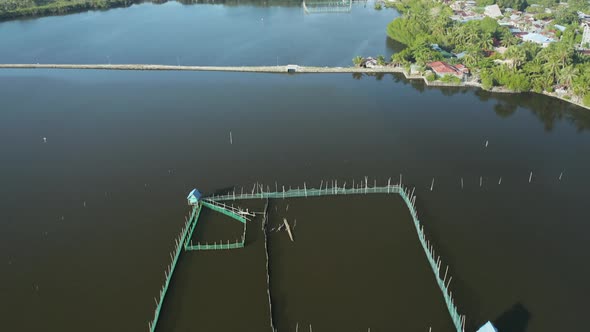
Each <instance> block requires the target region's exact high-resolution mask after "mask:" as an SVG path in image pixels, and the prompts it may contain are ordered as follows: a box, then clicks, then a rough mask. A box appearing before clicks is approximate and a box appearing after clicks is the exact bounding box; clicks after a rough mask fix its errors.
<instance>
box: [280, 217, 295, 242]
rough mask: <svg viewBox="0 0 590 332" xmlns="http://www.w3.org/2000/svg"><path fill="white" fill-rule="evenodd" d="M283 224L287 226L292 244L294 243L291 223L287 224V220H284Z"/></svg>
mask: <svg viewBox="0 0 590 332" xmlns="http://www.w3.org/2000/svg"><path fill="white" fill-rule="evenodd" d="M283 223H284V224H285V228H286V229H287V233H289V237H290V238H291V242H294V241H295V240H293V234H292V233H291V227H289V223H288V222H287V219H286V218H283Z"/></svg>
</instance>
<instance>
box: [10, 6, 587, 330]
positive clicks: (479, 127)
mask: <svg viewBox="0 0 590 332" xmlns="http://www.w3.org/2000/svg"><path fill="white" fill-rule="evenodd" d="M395 15H396V13H395V12H394V11H388V10H383V11H375V10H373V9H372V8H371V6H370V5H369V6H368V8H364V7H363V6H362V5H357V6H355V7H354V8H353V12H352V13H351V14H335V15H304V14H303V12H302V9H301V8H300V7H295V6H284V7H280V6H276V7H264V6H250V5H248V6H236V7H231V6H222V5H195V6H183V5H181V4H178V3H167V4H165V5H159V6H158V5H151V4H145V5H139V6H133V7H131V8H128V9H115V10H111V11H107V12H88V13H82V14H76V15H70V16H63V17H48V18H42V19H37V20H24V21H14V22H5V23H1V24H0V62H3V63H10V62H14V63H27V62H35V63H36V62H40V63H51V62H54V63H105V62H109V61H110V62H112V63H162V64H177V63H180V64H195V65H206V64H209V65H272V64H276V63H277V57H278V62H279V63H280V64H285V63H298V64H305V65H349V64H350V60H351V58H352V57H354V56H356V55H376V54H384V55H386V56H388V55H390V54H391V53H393V52H394V51H395V50H396V49H397V47H398V45H395V44H394V43H391V42H389V41H387V39H386V37H385V34H384V30H385V26H386V24H387V23H388V22H389V21H390V20H391V19H392V18H393V17H394V16H395ZM589 129H590V112H588V111H587V110H584V109H580V108H577V107H574V106H572V105H569V104H567V103H564V102H561V101H557V100H554V99H550V98H547V97H544V96H538V95H533V94H522V95H518V96H516V95H498V94H496V95H493V94H490V93H487V92H482V91H479V90H472V89H458V88H447V89H444V88H443V89H439V88H427V87H424V86H423V84H421V83H408V82H407V81H405V80H402V79H400V78H399V76H392V75H378V76H372V77H368V76H362V75H295V76H288V75H268V74H266V75H265V74H240V73H236V74H234V73H194V72H193V73H188V72H187V73H185V72H159V73H155V72H109V71H43V70H36V71H17V70H3V71H0V253H1V254H0V255H1V256H0V296H1V298H2V301H1V303H0V313H1V314H0V317H1V318H2V319H1V324H2V330H3V331H4V330H6V331H145V330H146V329H147V322H148V320H150V319H151V318H152V313H153V308H154V306H155V304H154V300H153V298H154V297H155V296H156V295H157V293H158V291H159V289H160V286H161V284H162V281H163V278H164V270H165V267H166V266H167V264H168V263H169V252H170V251H171V250H172V248H173V246H174V238H175V237H176V235H177V234H178V231H179V230H180V227H181V225H182V224H183V222H184V216H185V215H187V214H188V208H187V207H186V205H185V204H186V203H185V197H186V193H187V192H188V191H189V190H190V189H192V188H193V187H198V188H199V189H200V190H201V191H204V192H212V191H215V190H220V189H223V188H229V187H231V186H234V185H237V186H241V185H245V186H247V187H248V188H251V187H252V184H253V183H254V182H257V181H258V182H262V183H264V184H266V185H269V186H270V187H273V186H274V185H275V181H276V182H277V183H278V186H281V185H286V186H289V185H292V186H298V185H302V183H303V182H304V181H305V182H306V184H307V186H308V187H311V186H315V187H318V186H319V184H320V181H322V180H324V181H326V180H328V179H338V181H339V183H343V182H344V181H347V182H348V183H349V184H350V183H351V182H352V180H353V179H354V180H355V181H357V182H358V181H360V180H362V179H364V177H365V176H368V177H369V178H371V179H372V180H376V181H377V182H378V184H381V185H384V184H386V183H387V179H388V178H389V177H393V178H394V179H398V178H399V174H400V173H403V179H404V183H406V184H408V185H410V186H416V192H417V194H418V200H417V208H418V211H419V214H420V218H421V220H422V222H423V223H424V224H425V229H426V232H427V234H428V237H429V238H431V239H432V240H433V242H434V244H435V247H436V248H437V251H438V252H440V253H441V254H442V256H443V261H444V262H445V263H447V264H449V265H450V269H449V271H450V273H451V274H452V275H453V281H452V285H451V289H452V291H453V294H454V296H455V297H456V299H457V303H458V306H459V311H460V312H461V313H465V314H466V315H467V323H468V328H469V329H468V330H470V331H473V330H475V329H476V328H477V327H479V326H480V325H481V324H483V323H484V322H485V321H487V320H493V321H495V322H496V324H497V326H499V327H500V330H501V331H506V330H509V331H580V330H584V329H585V327H586V325H585V324H586V319H585V317H586V315H587V314H586V312H587V308H588V304H587V298H588V296H589V295H590V285H589V284H588V280H589V278H590V267H589V266H588V265H587V264H586V262H587V261H588V260H589V259H590V254H589V251H588V249H587V246H586V245H585V244H586V243H588V240H589V237H590V236H589V235H588V231H589V230H590V226H589V223H588V220H589V218H588V208H587V203H586V200H587V198H586V197H587V188H588V187H589V186H590V174H589V172H588V170H589V169H590V135H589V131H588V130H589ZM230 131H231V133H232V137H233V144H229V133H230ZM44 137H45V138H47V142H46V143H44V141H43V138H44ZM486 141H487V142H488V145H487V147H486ZM531 172H533V176H532V180H531V182H530V183H529V176H530V174H531ZM560 174H562V176H561V180H559V177H560ZM433 178H435V182H434V186H433V191H430V187H431V184H432V180H433ZM462 178H463V183H464V187H463V188H461V179H462ZM500 178H501V179H502V180H501V184H499V181H500ZM480 179H481V180H480ZM480 181H481V185H480ZM371 204H372V203H371ZM361 205H364V203H363V204H361ZM369 205H370V203H367V206H369ZM388 208H389V209H391V208H393V207H385V208H384V210H377V215H378V216H377V217H376V219H377V220H373V219H372V220H371V223H372V225H373V224H374V226H373V227H375V228H376V229H375V238H377V239H382V238H384V237H385V235H386V234H379V232H380V231H382V230H381V228H380V227H379V226H378V222H379V220H381V217H383V218H384V221H383V223H384V226H383V227H384V229H385V227H386V226H385V223H386V222H388V221H386V219H387V218H386V217H387V215H388V213H390V211H389V210H387V209H388ZM358 213H360V212H358V211H355V214H358ZM320 216H321V214H320ZM300 222H301V221H300ZM224 223H231V221H226V220H221V221H220V225H225V224H224ZM329 224H330V223H328V224H326V225H329ZM227 225H228V227H225V226H223V227H221V229H215V228H207V227H205V228H204V229H200V230H199V231H198V232H197V234H196V235H195V236H196V237H197V238H200V236H202V237H203V238H208V237H211V238H213V240H214V241H215V240H217V238H218V237H220V236H225V234H226V233H225V232H226V231H227V230H229V235H227V236H228V237H230V238H229V239H230V240H231V239H232V238H234V237H235V236H236V235H237V236H239V234H241V233H240V232H241V228H240V226H241V225H233V224H232V225H230V224H227ZM304 225H305V224H301V223H300V224H299V225H298V227H301V230H302V232H303V230H304V229H305V228H306V226H304ZM307 227H309V226H307ZM256 229H257V228H253V230H256ZM201 231H204V232H205V233H199V232H201ZM325 231H326V230H325V229H323V228H318V232H317V234H320V235H321V234H324V233H322V232H325ZM353 231H354V230H353ZM358 231H359V236H358V238H357V237H353V240H355V241H356V242H358V243H356V245H359V246H363V247H364V248H371V246H372V245H374V244H375V243H374V242H373V239H369V238H368V236H369V234H370V233H366V232H367V229H362V228H360V226H359V229H358ZM308 232H309V233H306V234H316V233H314V231H313V229H309V230H308ZM252 234H253V236H254V239H257V237H256V236H261V234H260V233H256V232H254V233H252ZM280 235H285V234H280ZM361 235H362V236H361ZM283 237H284V236H283ZM415 240H416V243H417V238H416V239H415ZM271 242H272V239H271ZM260 243H261V242H260V241H256V240H254V242H252V243H251V245H249V246H248V247H247V248H244V249H243V250H241V251H235V253H234V252H231V253H230V252H207V253H194V252H193V253H189V254H187V255H185V256H183V259H181V260H180V263H179V265H178V270H177V273H178V275H177V276H175V279H174V281H173V287H172V291H171V293H170V306H169V307H168V306H167V307H165V309H164V311H163V320H162V321H161V323H162V325H161V327H163V328H164V330H182V331H185V330H197V329H199V328H200V329H199V331H201V330H206V331H214V327H219V328H220V331H236V330H240V331H261V329H265V328H266V327H267V320H266V318H267V316H266V315H267V314H268V307H267V302H266V301H267V298H266V297H265V296H266V294H265V293H264V292H263V291H264V287H265V280H264V278H265V274H264V270H263V268H264V261H263V260H261V259H260V255H261V253H264V250H263V246H261V244H260ZM275 244H277V245H278V247H277V248H278V249H277V250H278V252H279V254H280V253H281V252H283V253H288V250H286V251H285V250H283V251H281V245H288V244H289V242H284V243H283V242H275ZM304 244H305V242H302V244H301V246H302V247H303V248H305V245H304ZM307 244H308V248H315V246H316V245H317V243H315V242H313V240H312V239H311V238H310V241H309V242H308V243H307ZM313 250H316V249H313ZM313 250H312V249H309V250H302V251H301V252H297V254H296V255H289V254H285V256H284V259H285V260H286V261H289V262H291V263H290V264H288V265H277V266H275V264H278V263H277V261H276V260H274V261H273V262H272V265H273V266H275V267H274V268H278V269H284V270H282V272H281V270H278V271H279V273H283V274H284V275H286V274H285V273H289V274H294V273H295V272H293V271H292V270H289V269H294V268H296V267H298V266H301V264H302V263H301V262H304V259H305V258H306V257H308V259H309V265H310V266H317V267H318V268H320V267H323V265H322V262H323V260H325V259H326V256H325V255H327V254H328V253H329V252H330V251H327V252H325V253H324V254H325V255H324V256H322V255H315V254H314V251H313ZM381 254H382V255H375V256H374V257H366V260H367V261H366V262H367V264H369V265H368V266H375V268H376V267H377V266H378V267H379V268H380V269H381V268H383V269H385V270H383V271H385V272H383V273H384V274H383V275H380V276H378V277H379V278H386V277H387V273H392V271H395V269H396V268H398V266H396V265H394V264H392V265H387V264H386V263H387V262H384V260H386V258H385V257H387V256H386V254H387V253H386V252H383V253H381ZM397 254H398V253H391V255H397ZM349 255H352V253H349ZM418 256H419V255H417V254H416V255H409V256H408V260H410V261H411V262H413V263H419V264H422V263H424V264H426V259H425V257H421V258H423V261H419V259H421V258H420V257H418ZM279 257H281V256H279ZM396 257H397V256H396ZM345 258H346V257H344V256H343V257H339V259H345ZM271 260H272V257H271ZM392 261H395V260H393V259H392ZM367 269H368V268H367ZM236 270H237V271H238V273H239V274H234V272H236ZM371 271H372V270H371ZM416 271H417V270H416ZM298 273H300V272H298ZM367 277H370V275H369V272H367ZM285 278H287V277H285ZM421 278H422V277H419V276H418V274H416V283H415V284H412V285H408V288H407V291H408V292H409V291H410V290H412V289H419V288H420V287H424V289H426V288H428V287H432V285H433V284H434V278H431V281H432V284H430V285H423V282H422V280H423V279H421ZM286 280H287V282H286V284H287V285H297V283H298V282H302V281H303V280H308V279H305V278H303V277H301V278H296V279H293V278H292V279H290V280H291V282H290V283H289V282H288V280H289V279H288V278H287V279H286ZM309 280H312V279H309ZM174 285H178V287H175V286H174ZM219 285H226V287H224V288H222V287H219ZM317 285H318V284H316V286H315V287H317ZM319 285H321V283H320V284H319ZM294 287H295V286H294ZM350 287H351V292H358V291H359V290H360V289H362V287H364V286H363V284H362V283H359V284H358V285H350ZM383 287H384V288H383V289H384V293H385V294H375V296H374V297H373V299H374V300H373V301H374V302H371V303H370V305H367V306H359V308H357V313H356V314H355V315H356V316H353V315H341V313H340V312H341V311H338V310H336V308H331V307H330V306H328V303H329V301H326V298H323V299H320V300H318V301H314V299H307V298H305V299H304V298H303V295H307V294H314V291H313V289H314V288H313V287H310V288H308V289H307V290H305V289H304V290H302V292H301V293H298V292H297V289H292V288H289V287H287V288H286V290H285V291H284V292H285V293H284V294H286V295H291V297H290V298H291V299H289V297H283V300H281V298H280V297H279V299H278V300H277V301H279V302H281V301H294V304H293V306H292V307H290V308H292V309H293V311H292V312H291V311H289V312H287V311H285V310H284V308H283V309H281V310H282V311H279V313H278V314H279V317H283V320H281V321H280V323H279V326H281V327H282V326H284V324H286V325H288V326H289V327H290V328H291V329H292V328H293V324H292V323H293V322H294V321H295V322H296V321H298V320H299V319H302V320H305V319H310V318H314V317H319V316H321V317H323V319H325V321H326V322H327V321H329V320H334V321H335V320H336V319H337V318H338V317H339V316H341V317H342V320H341V321H338V324H341V323H343V322H348V321H349V320H350V321H351V322H352V321H355V322H354V323H350V327H352V328H356V327H358V328H359V329H361V328H362V329H364V328H365V327H368V326H369V325H370V324H368V321H370V320H373V319H374V320H375V321H376V322H377V321H378V322H379V324H380V325H384V324H385V323H384V322H385V321H380V320H379V319H382V318H383V315H380V316H377V315H375V316H371V315H372V314H375V313H376V314H380V313H385V312H387V308H390V306H392V307H394V306H395V305H394V304H393V302H392V301H393V300H394V299H392V298H391V297H388V296H387V292H388V291H391V290H392V289H393V288H391V287H392V286H391V285H384V286H383ZM310 292H311V293H310ZM202 294H206V296H205V297H200V295H202ZM359 294H360V295H359V297H360V296H361V295H366V296H367V297H366V298H365V299H364V301H366V302H368V301H369V298H370V297H371V296H370V294H364V293H362V292H361V293H359ZM404 294H406V293H404ZM428 294H431V293H428ZM211 295H216V296H218V297H216V298H215V299H212V298H211V297H212V296H211ZM240 295H242V296H240ZM278 295H281V293H279V294H278ZM293 296H295V297H294V299H295V300H293ZM430 296H431V295H425V296H424V298H420V299H411V301H418V300H424V299H425V300H427V301H428V300H429V299H430ZM238 297H239V298H238ZM232 298H233V300H234V302H229V303H231V305H227V303H228V302H227V301H232ZM441 298H442V296H441ZM432 301H440V298H436V299H432ZM224 303H225V306H224ZM305 303H314V304H315V307H314V308H319V307H322V308H323V310H324V311H323V312H322V313H321V314H318V313H317V312H314V313H313V314H312V313H310V312H309V310H311V309H310V308H307V307H306V306H305V305H304V304H305ZM412 303H419V302H412ZM341 304H342V303H338V305H341ZM429 304H430V305H436V303H435V302H432V303H429ZM287 306H288V307H289V305H287ZM213 308H219V311H217V312H218V314H217V315H216V314H211V312H215V311H211V310H212V309H213ZM364 308H365V309H366V310H363V309H364ZM377 308H378V309H377ZM205 309H207V312H208V313H207V316H204V315H202V314H201V311H204V310H205ZM240 309H242V310H244V311H240ZM395 314H396V315H397V314H399V312H395ZM314 315H319V316H314ZM299 316H309V317H299ZM355 317H356V318H358V320H354V318H355ZM378 317H381V318H378ZM392 317H395V315H393V314H392ZM232 318H235V320H232ZM405 318H406V319H407V320H408V321H412V322H423V323H424V326H427V325H428V324H429V323H430V321H429V320H428V319H427V317H426V316H425V312H415V311H411V312H408V313H407V316H405ZM191 319H192V321H194V323H195V325H194V328H191V326H190V324H189V325H186V324H185V323H190V322H191ZM320 320H321V319H320ZM177 321H178V322H182V324H181V325H177V324H176V322H177ZM314 321H315V320H314ZM199 322H200V323H201V325H199ZM243 322H246V323H244V324H242V323H243ZM321 324H323V323H319V325H318V326H317V330H316V331H322V328H321V326H322V325H321ZM338 324H336V325H338ZM356 324H358V325H356ZM391 326H392V328H391V329H392V330H394V329H395V328H396V325H395V324H394V323H392V325H391ZM406 326H408V328H410V327H409V326H410V325H406ZM416 326H418V325H416ZM441 326H442V325H441ZM323 328H324V329H328V325H324V327H323ZM419 330H420V331H426V329H419ZM372 331H378V330H377V329H375V328H374V329H372ZM433 331H435V330H433Z"/></svg>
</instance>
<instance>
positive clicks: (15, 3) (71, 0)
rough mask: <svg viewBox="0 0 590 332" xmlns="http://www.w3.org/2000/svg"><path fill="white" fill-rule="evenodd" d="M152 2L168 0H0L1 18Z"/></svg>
mask: <svg viewBox="0 0 590 332" xmlns="http://www.w3.org/2000/svg"><path fill="white" fill-rule="evenodd" d="M142 2H151V3H156V4H162V3H166V2H168V0H0V20H3V21H6V20H11V19H18V18H24V17H41V16H51V15H64V14H71V13H79V12H84V11H87V10H106V9H109V8H120V7H129V6H131V5H133V4H137V3H142ZM177 2H180V3H182V4H187V5H188V4H196V3H217V4H224V5H228V6H234V5H240V4H242V5H243V4H251V5H254V6H270V5H273V6H299V5H301V1H300V0H274V1H272V3H263V2H260V1H257V0H217V1H215V2H213V1H209V0H178V1H177Z"/></svg>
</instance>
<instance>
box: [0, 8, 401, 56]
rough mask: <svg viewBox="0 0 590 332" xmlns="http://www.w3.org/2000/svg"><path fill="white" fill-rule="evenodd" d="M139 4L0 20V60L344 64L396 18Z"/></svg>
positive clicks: (372, 50)
mask: <svg viewBox="0 0 590 332" xmlns="http://www.w3.org/2000/svg"><path fill="white" fill-rule="evenodd" d="M272 3H273V2H272V1H271V2H264V1H253V2H252V3H250V4H244V5H241V6H225V5H221V4H208V5H183V4H180V3H178V2H168V3H165V4H162V5H156V4H142V5H133V6H132V7H130V8H119V9H112V10H109V11H105V12H100V11H95V12H86V13H80V14H75V15H67V16H61V17H44V18H40V19H35V20H22V21H12V22H4V23H0V63H75V64H78V63H81V64H83V63H114V64H116V63H153V64H174V65H176V64H181V65H226V66H241V65H266V66H274V65H276V64H277V63H278V64H281V65H285V64H288V63H296V64H299V65H317V66H328V65H330V66H350V65H351V64H352V58H353V57H355V56H357V55H361V56H376V55H378V54H382V55H384V56H386V57H387V58H389V57H390V56H391V54H392V53H393V52H394V50H395V49H396V48H397V49H398V50H399V45H397V46H396V44H395V43H394V42H392V41H391V40H389V39H388V38H387V36H386V34H385V28H386V26H387V23H389V22H390V21H391V20H392V19H393V18H395V17H397V16H398V13H397V12H396V11H394V10H381V11H379V10H375V9H374V8H373V5H372V4H369V5H367V6H366V7H365V6H364V4H356V5H354V6H353V9H352V12H351V13H342V14H312V15H305V14H304V12H303V8H302V7H301V5H300V3H297V2H290V3H286V4H285V3H278V4H277V3H274V5H273V6H268V4H272Z"/></svg>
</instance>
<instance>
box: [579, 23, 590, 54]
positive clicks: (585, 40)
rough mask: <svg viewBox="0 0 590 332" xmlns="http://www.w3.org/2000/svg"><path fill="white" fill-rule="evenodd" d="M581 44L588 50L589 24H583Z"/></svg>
mask: <svg viewBox="0 0 590 332" xmlns="http://www.w3.org/2000/svg"><path fill="white" fill-rule="evenodd" d="M581 44H582V47H584V48H590V24H584V35H583V36H582V43H581Z"/></svg>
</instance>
